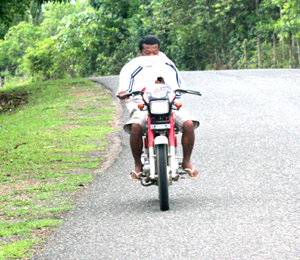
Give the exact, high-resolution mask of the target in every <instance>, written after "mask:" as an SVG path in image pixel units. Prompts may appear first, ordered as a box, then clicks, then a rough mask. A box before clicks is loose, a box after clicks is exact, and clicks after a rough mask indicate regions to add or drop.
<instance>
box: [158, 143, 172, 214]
mask: <svg viewBox="0 0 300 260" xmlns="http://www.w3.org/2000/svg"><path fill="white" fill-rule="evenodd" d="M167 147H168V146H167V145H166V144H159V145H157V147H156V162H157V174H158V190H159V203H160V209H161V210H162V211H165V210H168V209H169V180H168V172H167V166H168V153H167Z"/></svg>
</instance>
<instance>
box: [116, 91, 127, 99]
mask: <svg viewBox="0 0 300 260" xmlns="http://www.w3.org/2000/svg"><path fill="white" fill-rule="evenodd" d="M127 93H128V92H127V91H125V90H123V91H120V92H118V96H121V95H124V94H127ZM118 98H119V99H126V98H128V97H118Z"/></svg>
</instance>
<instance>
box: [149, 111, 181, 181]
mask: <svg viewBox="0 0 300 260" xmlns="http://www.w3.org/2000/svg"><path fill="white" fill-rule="evenodd" d="M170 126H171V127H170V130H169V131H168V134H167V138H168V151H167V152H168V173H169V176H170V181H172V179H176V177H177V173H178V161H177V160H176V147H177V140H176V135H175V123H174V118H173V114H171V119H170ZM154 139H155V134H154V132H153V130H152V129H151V121H150V118H148V134H147V137H146V138H145V144H144V147H145V149H148V159H149V167H150V178H151V179H152V180H153V179H155V178H156V167H155V160H156V155H155V152H154Z"/></svg>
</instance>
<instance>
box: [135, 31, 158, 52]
mask: <svg viewBox="0 0 300 260" xmlns="http://www.w3.org/2000/svg"><path fill="white" fill-rule="evenodd" d="M159 47H160V41H159V39H158V38H157V37H155V36H153V35H147V36H144V37H142V38H141V39H140V41H139V49H140V55H141V56H156V55H158V54H159Z"/></svg>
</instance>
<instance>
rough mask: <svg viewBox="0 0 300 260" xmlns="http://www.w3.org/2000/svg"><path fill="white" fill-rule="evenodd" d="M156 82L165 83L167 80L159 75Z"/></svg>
mask: <svg viewBox="0 0 300 260" xmlns="http://www.w3.org/2000/svg"><path fill="white" fill-rule="evenodd" d="M155 84H165V80H164V78H163V77H158V78H157V80H155Z"/></svg>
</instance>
